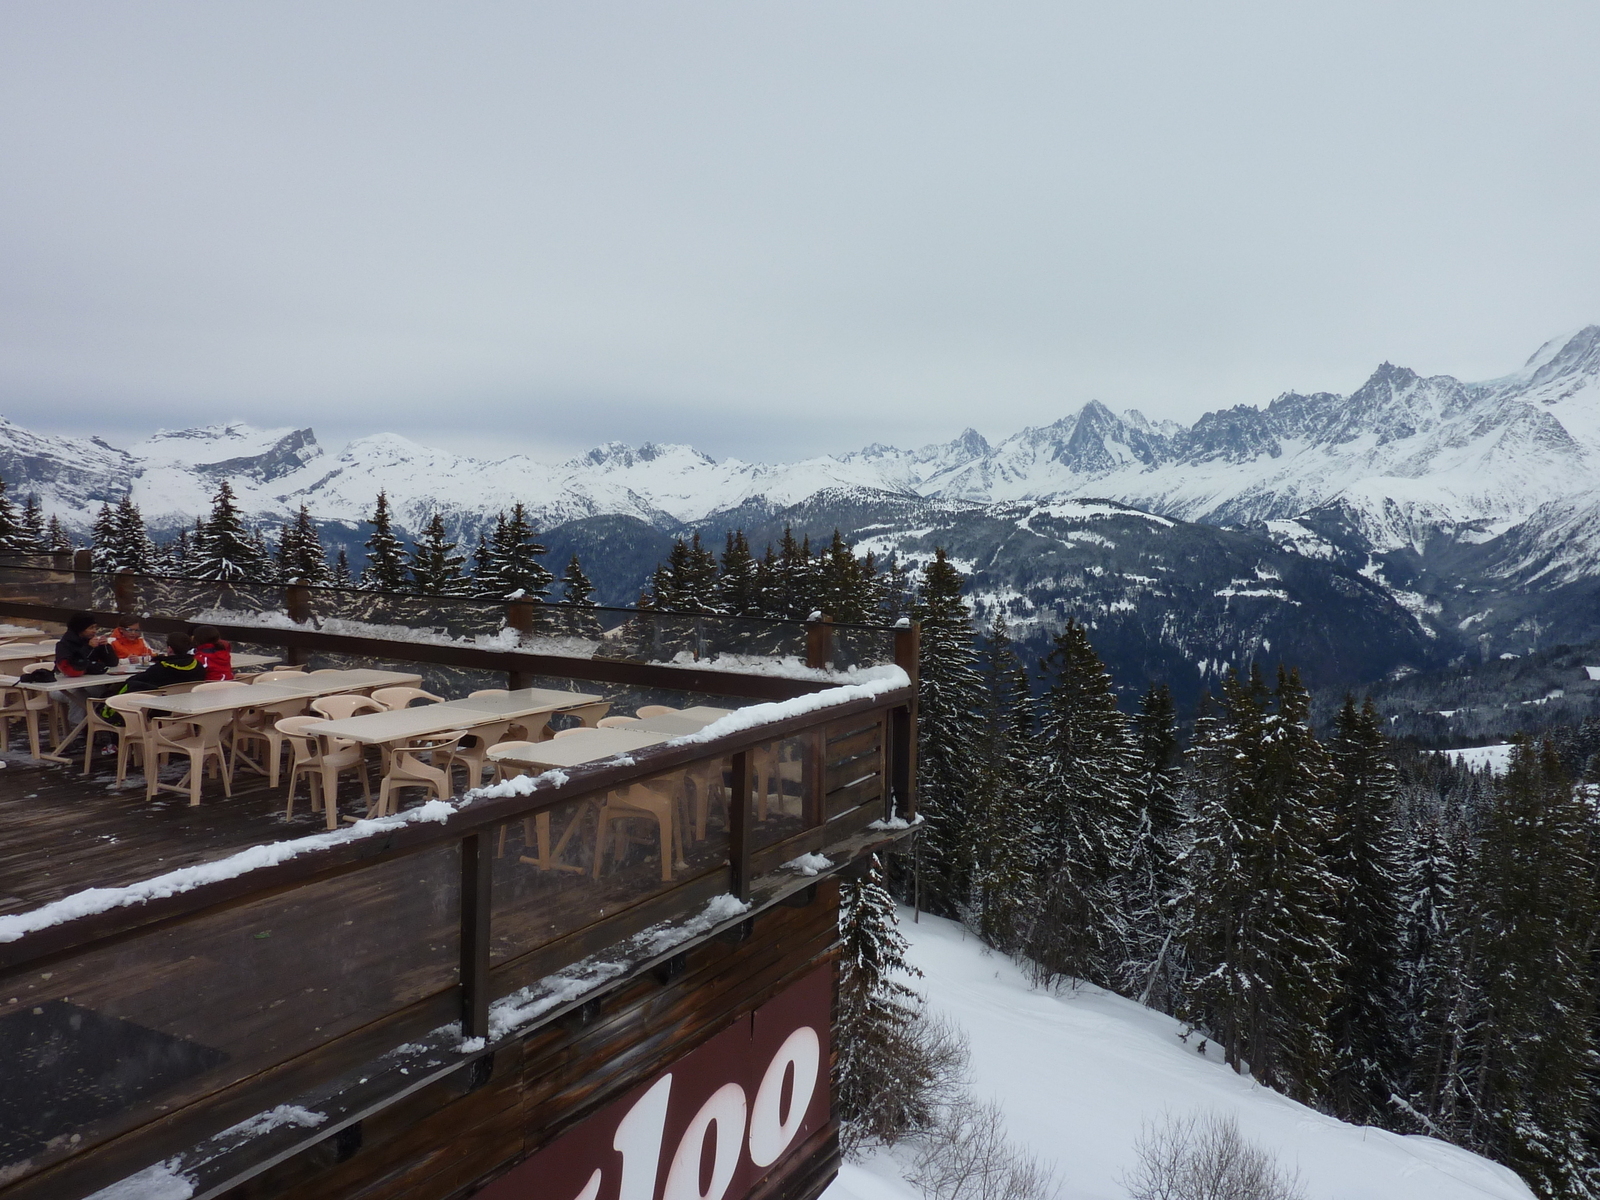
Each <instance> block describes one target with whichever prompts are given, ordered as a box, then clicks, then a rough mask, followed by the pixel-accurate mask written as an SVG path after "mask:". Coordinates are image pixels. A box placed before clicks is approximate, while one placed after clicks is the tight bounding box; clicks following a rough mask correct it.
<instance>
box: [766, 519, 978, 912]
mask: <svg viewBox="0 0 1600 1200" xmlns="http://www.w3.org/2000/svg"><path fill="white" fill-rule="evenodd" d="M790 540H792V539H790ZM965 584H966V581H965V580H964V579H963V578H962V576H961V573H960V572H959V571H957V570H956V569H955V567H953V566H952V565H951V564H950V561H949V559H948V558H946V556H945V552H944V548H943V547H939V548H938V549H936V550H935V551H934V558H933V561H932V562H931V563H929V564H928V568H927V570H926V571H925V572H924V574H923V579H922V590H921V594H920V595H919V596H918V599H917V608H916V618H917V620H918V621H920V622H921V623H922V654H921V663H920V669H919V688H918V711H917V736H918V748H917V794H918V796H919V797H920V803H919V806H918V807H919V810H920V812H921V813H922V817H923V821H924V825H923V831H922V834H921V838H922V850H923V875H924V880H925V888H926V892H927V895H928V898H929V907H930V908H933V909H934V910H935V911H938V912H942V913H946V914H951V915H955V914H958V913H959V912H960V911H961V910H962V909H963V908H964V907H965V906H966V905H967V904H968V903H969V901H970V899H971V892H972V883H973V878H972V876H973V868H974V866H975V847H974V844H973V827H972V809H971V792H972V787H973V767H974V764H975V763H976V761H977V752H976V746H977V738H978V725H977V723H978V721H979V719H980V710H981V708H982V698H981V695H980V686H981V684H980V680H979V678H978V672H977V669H976V662H977V651H976V647H975V646H974V639H973V633H972V620H971V611H970V610H969V609H968V608H967V602H966V601H965V600H963V599H962V597H961V591H962V588H963V587H964V586H965Z"/></svg>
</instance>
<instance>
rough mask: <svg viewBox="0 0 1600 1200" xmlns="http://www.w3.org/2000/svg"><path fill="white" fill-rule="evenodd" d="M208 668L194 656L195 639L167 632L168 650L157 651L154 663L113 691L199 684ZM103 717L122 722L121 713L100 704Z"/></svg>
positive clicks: (122, 691)
mask: <svg viewBox="0 0 1600 1200" xmlns="http://www.w3.org/2000/svg"><path fill="white" fill-rule="evenodd" d="M205 673H206V672H205V668H204V667H203V666H201V665H200V662H199V660H198V659H196V658H195V656H194V642H193V640H192V639H191V638H190V637H189V635H188V634H187V633H184V632H183V631H182V630H179V631H178V632H177V633H171V634H168V635H167V652H166V653H165V654H158V655H157V656H156V660H155V662H153V663H151V664H150V665H149V666H148V667H146V668H145V669H144V670H142V671H140V672H139V673H138V674H137V675H135V676H133V677H132V678H130V679H129V680H128V682H126V683H124V684H123V685H122V687H120V688H119V689H118V690H117V691H116V692H115V693H114V694H115V695H118V696H122V695H126V694H127V693H128V692H153V691H155V690H156V688H164V687H171V686H172V685H173V684H175V683H200V682H202V681H203V680H204V678H205ZM100 717H101V719H102V720H104V721H106V722H108V723H110V724H112V725H121V724H122V714H121V713H119V712H118V711H117V710H116V709H114V708H111V707H110V706H109V705H106V704H101V706H100Z"/></svg>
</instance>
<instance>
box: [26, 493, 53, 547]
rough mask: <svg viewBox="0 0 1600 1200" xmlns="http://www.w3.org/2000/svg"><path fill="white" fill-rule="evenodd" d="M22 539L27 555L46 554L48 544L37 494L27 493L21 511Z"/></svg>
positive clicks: (42, 510)
mask: <svg viewBox="0 0 1600 1200" xmlns="http://www.w3.org/2000/svg"><path fill="white" fill-rule="evenodd" d="M22 538H23V540H24V543H25V545H26V547H27V553H29V554H47V553H49V551H50V542H49V540H48V539H47V537H46V535H45V528H44V509H43V508H42V507H41V506H40V504H39V493H37V492H29V493H28V499H27V502H26V503H25V504H24V505H23V509H22Z"/></svg>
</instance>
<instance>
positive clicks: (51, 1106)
mask: <svg viewBox="0 0 1600 1200" xmlns="http://www.w3.org/2000/svg"><path fill="white" fill-rule="evenodd" d="M460 857H461V856H460V849H459V846H458V845H457V844H454V843H452V844H450V845H446V846H440V847H435V848H432V849H429V850H424V851H421V852H419V853H416V854H412V855H408V856H406V857H404V858H399V859H393V860H390V861H388V862H384V863H379V864H376V865H374V866H369V867H364V868H362V869H360V870H357V871H353V872H350V873H348V874H345V875H341V876H339V877H338V878H336V879H331V880H325V881H323V882H320V883H313V884H308V885H306V886H304V887H299V888H294V889H291V890H289V891H286V892H282V893H280V894H277V895H274V896H271V897H268V898H266V899H262V900H257V901H253V902H249V903H245V904H241V905H238V906H235V907H232V908H229V909H227V910H225V911H220V912H212V913H207V914H204V915H202V916H198V917H195V918H191V919H189V920H185V921H182V922H179V923H176V924H173V925H169V926H166V927H163V928H161V929H158V930H155V931H152V932H149V933H140V934H134V935H132V936H130V937H128V938H126V939H124V940H121V941H118V942H115V943H113V944H110V945H104V946H101V947H99V948H96V949H91V950H88V951H86V952H84V953H81V954H77V955H67V956H65V957H64V958H60V959H57V960H55V961H52V962H51V963H50V964H49V965H48V966H47V967H45V968H44V969H22V970H19V971H17V972H14V973H12V974H10V975H9V976H7V977H5V978H3V979H0V1054H3V1061H4V1063H5V1068H4V1072H5V1084H6V1086H5V1088H4V1089H3V1091H4V1093H5V1094H7V1095H10V1096H14V1097H19V1098H20V1097H26V1098H27V1102H26V1103H25V1104H7V1103H4V1102H0V1113H3V1114H4V1121H3V1123H0V1178H7V1177H8V1176H16V1175H21V1174H25V1173H27V1172H29V1171H30V1170H32V1169H37V1168H38V1167H39V1166H42V1165H44V1164H45V1163H47V1162H49V1161H52V1160H53V1159H56V1158H59V1157H62V1156H64V1154H65V1153H67V1152H69V1151H70V1152H76V1151H78V1150H81V1149H84V1148H87V1147H88V1146H90V1145H92V1144H94V1143H95V1142H98V1141H101V1140H103V1139H104V1138H107V1137H110V1136H113V1135H115V1134H116V1133H118V1132H120V1131H122V1130H125V1129H129V1128H132V1127H135V1126H137V1125H140V1124H142V1123H144V1122H146V1121H149V1120H152V1119H154V1118H155V1117H157V1116H160V1115H162V1114H164V1113H167V1112H170V1111H172V1110H173V1109H176V1108H179V1107H181V1106H182V1105H184V1104H186V1103H189V1102H190V1101H192V1100H194V1099H196V1098H198V1097H201V1096H204V1095H207V1094H209V1093H211V1092H213V1091H215V1090H217V1089H218V1088H221V1087H225V1086H228V1085H229V1084H232V1083H234V1082H236V1081H239V1080H242V1079H245V1078H247V1077H249V1076H252V1075H255V1074H257V1073H258V1072H261V1071H264V1070H266V1069H268V1068H270V1067H272V1066H274V1065H276V1064H278V1063H282V1062H285V1061H287V1060H289V1059H291V1058H293V1057H295V1056H296V1055H299V1054H302V1053H304V1052H306V1051H308V1050H312V1049H314V1048H315V1047H317V1046H319V1045H322V1044H324V1043H326V1042H328V1041H331V1040H332V1039H334V1038H337V1037H339V1036H340V1035H342V1034H345V1033H349V1032H350V1031H352V1030H354V1029H357V1028H359V1027H361V1026H364V1025H367V1024H369V1023H371V1022H373V1021H375V1020H378V1019H380V1018H382V1017H384V1016H387V1015H389V1014H392V1013H397V1012H399V1011H401V1010H402V1009H405V1008H407V1007H408V1006H410V1005H413V1004H416V1003H417V1002H418V1001H421V1000H424V999H426V998H427V997H429V996H434V995H437V994H439V993H441V992H444V991H445V990H447V989H450V988H453V987H454V986H455V985H456V983H457V978H458V972H459V961H460V959H459V949H458V945H459V936H460V921H459V905H460V887H461V885H460Z"/></svg>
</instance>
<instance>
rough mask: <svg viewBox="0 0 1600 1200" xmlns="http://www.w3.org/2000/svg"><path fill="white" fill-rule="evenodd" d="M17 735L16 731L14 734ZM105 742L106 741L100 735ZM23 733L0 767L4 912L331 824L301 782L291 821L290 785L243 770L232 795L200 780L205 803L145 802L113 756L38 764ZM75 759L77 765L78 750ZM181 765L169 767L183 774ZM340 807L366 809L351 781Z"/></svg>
mask: <svg viewBox="0 0 1600 1200" xmlns="http://www.w3.org/2000/svg"><path fill="white" fill-rule="evenodd" d="M19 732H20V731H19ZM105 740H106V741H107V742H108V743H109V739H105ZM24 742H25V739H23V738H21V737H20V736H19V737H18V738H17V739H16V741H15V742H14V743H13V745H14V746H16V747H19V748H17V749H13V750H12V752H11V754H10V755H9V756H8V761H7V763H6V765H5V768H4V769H3V770H0V829H3V830H4V833H3V834H0V914H3V913H13V912H22V911H26V910H28V909H32V908H37V907H38V906H39V905H41V904H48V903H49V902H50V901H52V900H59V899H60V898H61V897H63V896H67V895H70V894H72V893H73V892H77V891H81V890H83V889H84V888H86V887H118V886H121V885H123V884H129V883H136V882H138V881H139V880H141V879H148V878H150V877H151V876H153V875H160V874H162V873H163V872H166V871H171V870H175V869H177V868H178V867H187V866H192V865H194V864H196V863H203V862H211V861H214V860H216V859H219V858H226V857H227V856H228V855H230V854H232V853H234V852H235V851H238V850H242V849H245V848H246V847H249V846H257V845H260V844H261V843H263V842H274V841H281V840H283V839H284V838H289V837H301V836H304V835H305V834H308V833H316V832H317V831H318V830H323V829H326V828H327V824H326V822H325V820H324V819H323V817H322V815H321V814H320V813H318V814H316V815H315V816H313V815H312V814H311V812H310V805H309V804H308V803H307V802H306V799H305V783H304V781H303V780H302V782H301V785H300V800H299V801H298V802H297V803H296V806H295V815H294V818H293V820H285V819H284V815H283V807H284V795H285V792H286V786H285V785H280V786H279V787H277V788H276V789H270V790H269V789H268V788H267V781H266V780H265V779H263V778H261V777H260V776H258V775H255V774H253V773H251V772H249V771H245V770H241V771H240V772H239V775H238V777H237V778H236V779H235V780H234V794H233V798H232V799H225V798H224V797H223V795H222V785H221V784H220V783H219V782H216V781H212V780H208V781H207V782H206V791H205V799H204V801H203V802H202V803H201V804H200V805H199V807H191V806H190V804H189V802H188V801H187V799H185V798H184V797H182V796H178V795H174V794H173V793H170V792H168V793H164V794H162V795H160V796H158V797H157V798H156V799H155V800H153V801H146V800H145V798H144V776H143V775H141V774H137V773H132V774H130V775H129V776H128V780H127V782H126V783H125V784H124V785H123V786H122V788H121V789H120V790H119V789H118V788H117V786H116V756H115V755H97V756H96V758H95V764H94V765H95V768H96V770H95V771H94V773H93V774H92V775H88V776H85V775H83V774H82V772H81V771H80V770H79V768H78V767H69V766H64V765H61V764H58V763H48V762H34V761H32V760H30V759H29V758H28V756H27V750H26V748H25V744H24ZM79 754H80V757H79V758H78V760H77V761H78V763H79V764H81V763H82V761H83V759H82V757H81V754H82V750H81V748H80V750H79ZM182 772H183V768H182V767H181V766H180V767H178V768H176V769H175V772H174V773H175V774H179V775H181V774H182ZM340 798H341V803H342V805H343V807H344V811H346V812H348V813H352V814H357V813H360V812H361V811H363V809H362V805H361V787H360V784H358V783H356V782H354V780H350V781H347V782H346V783H345V785H344V786H343V787H342V789H341V792H340Z"/></svg>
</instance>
